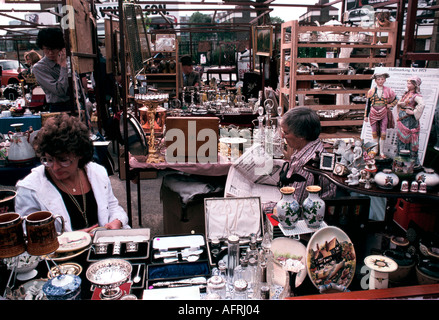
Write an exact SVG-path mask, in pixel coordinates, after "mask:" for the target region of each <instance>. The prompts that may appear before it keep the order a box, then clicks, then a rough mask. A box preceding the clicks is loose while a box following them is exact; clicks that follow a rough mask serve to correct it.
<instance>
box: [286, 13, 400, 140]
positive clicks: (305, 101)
mask: <svg viewBox="0 0 439 320" xmlns="http://www.w3.org/2000/svg"><path fill="white" fill-rule="evenodd" d="M396 32H397V23H396V22H392V23H391V25H390V26H389V27H379V28H377V27H375V26H372V27H367V28H366V27H352V26H326V25H325V26H301V25H299V22H298V21H296V20H293V21H289V22H285V23H282V30H281V68H280V93H281V96H282V98H281V99H280V101H281V105H282V107H283V108H284V109H291V108H294V107H296V106H303V105H307V106H309V107H310V108H312V109H314V110H316V111H317V112H318V113H319V115H320V117H321V120H322V127H323V134H322V138H344V137H352V136H355V135H359V130H361V126H362V124H363V115H364V109H365V106H366V105H365V101H366V98H365V95H366V93H367V91H368V89H370V84H371V76H372V74H373V68H374V67H377V66H386V67H392V66H394V63H395V54H396V50H395V46H396V38H397V37H396V36H397V34H396ZM284 97H285V98H286V99H284ZM286 101H287V102H286ZM286 103H288V105H285V104H286Z"/></svg>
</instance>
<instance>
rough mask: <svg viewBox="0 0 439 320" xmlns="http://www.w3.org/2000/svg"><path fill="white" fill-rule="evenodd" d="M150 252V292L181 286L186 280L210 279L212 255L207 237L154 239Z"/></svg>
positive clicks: (147, 275)
mask: <svg viewBox="0 0 439 320" xmlns="http://www.w3.org/2000/svg"><path fill="white" fill-rule="evenodd" d="M150 252H151V256H150V259H149V260H150V263H149V264H148V265H147V271H146V272H147V274H146V278H147V286H146V289H155V288H166V287H172V286H178V284H177V283H176V282H178V281H181V280H183V279H191V278H195V277H197V278H198V277H204V278H206V280H207V278H208V277H209V276H210V272H211V266H210V263H209V253H208V247H207V244H206V238H205V236H204V235H203V234H183V235H164V236H157V237H154V238H153V239H152V241H151V243H150ZM166 283H169V285H166ZM180 285H181V283H180ZM189 285H190V284H189Z"/></svg>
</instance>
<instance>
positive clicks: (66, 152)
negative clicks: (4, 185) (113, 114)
mask: <svg viewBox="0 0 439 320" xmlns="http://www.w3.org/2000/svg"><path fill="white" fill-rule="evenodd" d="M33 147H34V149H35V152H36V154H37V156H39V157H41V163H42V165H41V166H38V167H36V168H34V169H33V170H32V172H31V173H30V174H29V175H28V176H26V177H25V178H24V179H23V180H20V181H18V182H17V185H16V187H17V196H16V198H15V211H16V212H17V213H19V214H20V215H22V216H26V215H28V214H30V213H32V212H35V211H50V212H52V213H54V214H56V215H61V216H62V217H63V218H64V221H65V231H72V230H84V231H86V232H90V231H91V230H92V229H94V228H96V227H98V226H101V227H105V228H107V229H121V228H129V226H128V216H127V214H126V212H125V210H124V209H123V208H122V207H121V206H120V205H119V201H118V200H117V199H116V197H115V196H114V194H113V189H112V187H111V182H110V179H109V178H108V174H107V171H106V169H105V168H104V167H103V166H101V165H99V164H97V163H95V162H92V161H91V160H92V158H93V143H92V141H91V139H90V132H89V130H88V128H87V126H86V125H85V124H84V123H82V122H81V121H80V120H79V119H78V118H77V117H74V116H69V115H67V114H60V115H56V116H54V117H51V118H49V119H47V120H46V122H45V124H44V126H43V127H42V128H41V129H40V131H39V132H38V134H37V135H36V137H35V139H34V141H33Z"/></svg>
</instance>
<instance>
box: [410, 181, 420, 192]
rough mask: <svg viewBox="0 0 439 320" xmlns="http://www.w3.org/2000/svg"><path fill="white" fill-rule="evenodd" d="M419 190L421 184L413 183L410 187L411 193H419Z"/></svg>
mask: <svg viewBox="0 0 439 320" xmlns="http://www.w3.org/2000/svg"><path fill="white" fill-rule="evenodd" d="M418 189H419V183H418V182H417V181H412V184H411V186H410V192H418Z"/></svg>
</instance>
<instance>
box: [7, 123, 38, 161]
mask: <svg viewBox="0 0 439 320" xmlns="http://www.w3.org/2000/svg"><path fill="white" fill-rule="evenodd" d="M22 126H23V124H22V123H15V124H11V127H14V128H15V133H13V132H11V131H9V133H8V136H9V140H10V146H9V151H8V161H9V162H11V163H25V162H29V161H32V160H33V159H34V158H35V151H34V149H33V147H32V145H31V143H30V136H31V134H30V133H29V131H26V132H21V127H22Z"/></svg>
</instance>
